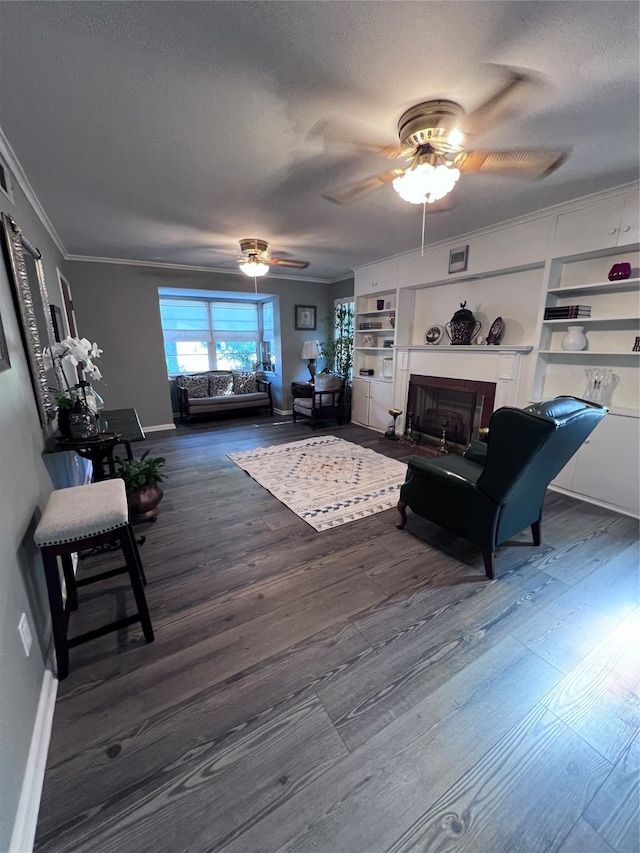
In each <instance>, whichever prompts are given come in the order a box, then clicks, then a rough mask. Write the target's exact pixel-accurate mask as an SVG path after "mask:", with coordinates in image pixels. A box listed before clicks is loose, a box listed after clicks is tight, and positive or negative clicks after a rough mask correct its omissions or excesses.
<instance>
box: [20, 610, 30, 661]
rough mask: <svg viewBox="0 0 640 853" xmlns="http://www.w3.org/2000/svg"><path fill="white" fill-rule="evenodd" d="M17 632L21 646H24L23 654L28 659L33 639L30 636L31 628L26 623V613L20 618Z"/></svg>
mask: <svg viewBox="0 0 640 853" xmlns="http://www.w3.org/2000/svg"><path fill="white" fill-rule="evenodd" d="M18 632H19V634H20V639H21V640H22V645H23V646H24V653H25V655H26V656H27V657H29V652H30V651H31V643H33V637H32V636H31V628H30V627H29V623H28V622H27V614H26V613H23V614H22V616H21V617H20V621H19V622H18Z"/></svg>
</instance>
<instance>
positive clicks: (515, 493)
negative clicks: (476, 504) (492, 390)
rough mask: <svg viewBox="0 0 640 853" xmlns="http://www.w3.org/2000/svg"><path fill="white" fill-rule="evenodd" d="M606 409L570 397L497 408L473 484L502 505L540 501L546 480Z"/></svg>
mask: <svg viewBox="0 0 640 853" xmlns="http://www.w3.org/2000/svg"><path fill="white" fill-rule="evenodd" d="M607 411H608V410H607V409H606V408H605V407H604V406H598V405H596V404H594V403H590V402H587V401H585V400H580V399H577V398H575V397H556V398H555V399H554V400H549V401H547V402H544V403H534V404H533V405H531V406H527V407H526V408H525V409H514V408H511V407H508V406H505V407H503V408H501V409H497V410H496V411H495V412H494V413H493V415H492V417H491V421H490V424H489V436H488V442H487V460H486V464H485V466H484V470H483V472H482V474H481V475H480V477H479V478H478V481H477V486H478V489H480V490H481V491H483V492H485V494H487V495H489V496H490V497H491V498H492V499H493V500H494V501H496V503H499V504H503V505H504V504H507V503H511V502H512V501H513V502H515V503H517V502H518V500H520V499H522V500H524V501H526V502H527V503H531V502H539V503H540V504H541V503H542V500H543V498H544V493H545V491H546V489H547V486H548V485H549V483H550V482H551V480H553V479H554V477H556V476H557V475H558V474H559V473H560V471H561V470H562V468H564V466H565V465H566V464H567V462H568V461H569V459H571V457H572V456H573V455H574V453H576V451H577V450H578V449H579V448H580V446H581V445H582V444H583V442H584V441H585V439H586V438H587V437H588V436H589V435H590V433H591V432H592V431H593V430H594V429H595V428H596V426H597V425H598V424H599V422H600V421H601V420H602V418H603V417H604V416H605V414H606V413H607Z"/></svg>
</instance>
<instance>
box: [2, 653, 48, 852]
mask: <svg viewBox="0 0 640 853" xmlns="http://www.w3.org/2000/svg"><path fill="white" fill-rule="evenodd" d="M57 694H58V679H57V678H56V677H55V676H54V674H53V671H52V670H51V666H50V664H48V665H47V667H46V669H45V671H44V677H43V679H42V688H41V690H40V699H39V701H38V712H37V714H36V722H35V726H34V728H33V735H32V736H31V746H30V747H29V757H28V758H27V767H26V770H25V774H24V779H23V781H22V791H21V792H20V802H19V803H18V813H17V814H16V819H15V823H14V825H13V833H12V835H11V842H10V844H9V853H28V851H29V853H30V851H32V850H33V842H34V840H35V837H36V826H37V823H38V811H39V809H40V798H41V796H42V785H43V783H44V771H45V768H46V766H47V755H48V752H49V741H50V740H51V729H52V727H53V712H54V709H55V704H56V696H57Z"/></svg>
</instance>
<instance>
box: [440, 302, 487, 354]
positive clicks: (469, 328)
mask: <svg viewBox="0 0 640 853" xmlns="http://www.w3.org/2000/svg"><path fill="white" fill-rule="evenodd" d="M466 304H467V303H466V301H465V302H461V303H460V309H459V310H458V311H456V313H455V314H454V315H453V317H452V318H451V322H450V323H446V324H445V329H446V330H447V334H448V335H449V340H450V341H451V343H452V344H457V345H459V346H469V345H470V344H471V343H472V342H473V341H474V340H475V338H476V337H477V336H478V335H479V334H480V331H481V329H482V323H480V321H479V320H476V318H475V317H474V316H473V312H472V311H470V310H469V309H468V308H467V307H466Z"/></svg>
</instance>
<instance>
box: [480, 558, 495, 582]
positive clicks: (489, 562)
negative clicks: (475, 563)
mask: <svg viewBox="0 0 640 853" xmlns="http://www.w3.org/2000/svg"><path fill="white" fill-rule="evenodd" d="M482 559H483V560H484V573H485V575H486V576H487V577H488V578H489V580H493V579H494V577H495V572H494V569H493V551H483V552H482Z"/></svg>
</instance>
